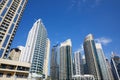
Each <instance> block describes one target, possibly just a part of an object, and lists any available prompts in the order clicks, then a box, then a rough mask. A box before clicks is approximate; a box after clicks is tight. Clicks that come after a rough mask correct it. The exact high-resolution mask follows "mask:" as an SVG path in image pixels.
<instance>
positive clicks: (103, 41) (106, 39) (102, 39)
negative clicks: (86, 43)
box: [95, 37, 112, 45]
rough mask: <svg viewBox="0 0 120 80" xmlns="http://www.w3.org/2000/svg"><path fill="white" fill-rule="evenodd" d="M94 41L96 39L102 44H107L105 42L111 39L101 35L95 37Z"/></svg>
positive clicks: (107, 42)
mask: <svg viewBox="0 0 120 80" xmlns="http://www.w3.org/2000/svg"><path fill="white" fill-rule="evenodd" d="M95 41H96V42H99V43H101V44H103V45H107V44H109V43H111V42H112V39H110V38H106V37H101V38H97V39H95Z"/></svg>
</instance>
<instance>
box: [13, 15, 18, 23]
mask: <svg viewBox="0 0 120 80" xmlns="http://www.w3.org/2000/svg"><path fill="white" fill-rule="evenodd" d="M17 18H18V14H16V16H15V18H14V22H16V20H17Z"/></svg>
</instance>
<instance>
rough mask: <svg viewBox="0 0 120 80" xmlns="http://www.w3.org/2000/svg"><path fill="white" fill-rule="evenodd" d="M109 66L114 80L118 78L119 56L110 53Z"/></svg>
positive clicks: (119, 77) (119, 74)
mask: <svg viewBox="0 0 120 80" xmlns="http://www.w3.org/2000/svg"><path fill="white" fill-rule="evenodd" d="M111 67H112V72H113V76H114V79H115V80H120V56H117V55H115V54H114V53H113V54H112V57H111Z"/></svg>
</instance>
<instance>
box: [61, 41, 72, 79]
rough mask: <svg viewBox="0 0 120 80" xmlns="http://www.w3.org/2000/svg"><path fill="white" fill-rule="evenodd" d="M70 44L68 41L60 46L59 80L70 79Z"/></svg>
mask: <svg viewBox="0 0 120 80" xmlns="http://www.w3.org/2000/svg"><path fill="white" fill-rule="evenodd" d="M71 55H72V43H71V40H70V39H68V40H66V41H65V42H63V43H61V45H60V68H59V79H60V80H70V79H72V56H71Z"/></svg>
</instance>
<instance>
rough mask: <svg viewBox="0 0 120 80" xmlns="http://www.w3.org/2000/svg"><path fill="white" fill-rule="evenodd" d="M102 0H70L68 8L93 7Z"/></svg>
mask: <svg viewBox="0 0 120 80" xmlns="http://www.w3.org/2000/svg"><path fill="white" fill-rule="evenodd" d="M101 1H103V0H71V5H70V9H72V8H77V9H79V8H81V7H86V6H88V7H90V8H91V7H95V6H98V5H99V4H100V3H101Z"/></svg>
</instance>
